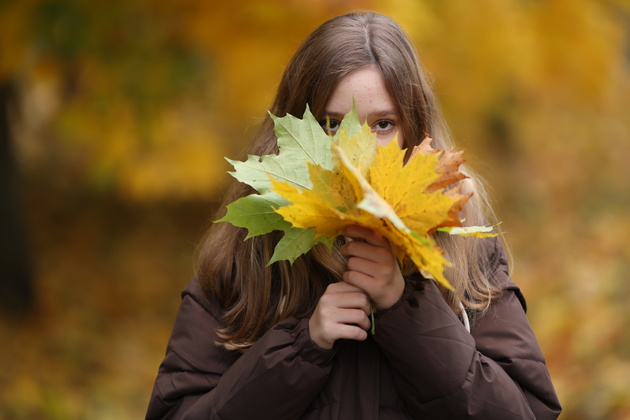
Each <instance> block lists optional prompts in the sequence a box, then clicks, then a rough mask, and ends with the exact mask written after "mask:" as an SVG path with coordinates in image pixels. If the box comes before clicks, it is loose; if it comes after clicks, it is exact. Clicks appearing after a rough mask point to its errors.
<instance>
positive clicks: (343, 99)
mask: <svg viewBox="0 0 630 420" xmlns="http://www.w3.org/2000/svg"><path fill="white" fill-rule="evenodd" d="M353 98H354V101H355V103H356V106H357V112H358V113H359V115H368V114H372V113H374V112H378V111H392V110H395V108H396V107H395V104H394V102H393V100H392V98H391V96H390V95H389V92H388V91H387V87H386V85H385V80H384V79H383V76H382V75H381V72H380V71H379V70H378V68H377V67H376V66H367V67H362V68H360V69H357V70H355V71H353V72H351V73H349V74H348V75H346V76H345V77H344V78H342V79H341V80H340V81H339V83H338V84H337V86H336V87H335V89H334V90H333V93H332V95H331V96H330V99H329V101H328V104H327V105H326V112H327V113H329V114H330V113H335V114H345V113H347V112H348V111H350V109H351V108H352V100H353Z"/></svg>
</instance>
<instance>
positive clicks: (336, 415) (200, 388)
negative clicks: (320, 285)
mask: <svg viewBox="0 0 630 420" xmlns="http://www.w3.org/2000/svg"><path fill="white" fill-rule="evenodd" d="M488 245H489V246H488V252H490V253H491V256H492V261H494V265H495V267H496V274H495V278H494V281H495V282H496V283H497V284H499V285H502V287H503V289H504V290H505V293H504V294H503V295H502V296H501V297H500V298H499V299H498V300H496V301H495V302H494V303H493V304H492V305H491V308H490V309H489V310H488V312H487V313H486V314H485V315H484V316H483V317H482V318H480V319H478V320H477V321H476V322H475V323H474V325H473V328H472V331H471V333H468V332H467V331H466V329H465V327H464V325H463V324H462V322H461V321H460V320H459V319H458V318H457V316H455V314H454V313H453V311H452V310H451V309H450V308H449V307H448V305H447V304H446V302H445V301H444V299H443V298H442V296H441V294H440V292H439V291H438V289H437V287H436V286H435V285H434V283H433V282H431V281H418V282H417V283H416V286H415V287H414V288H413V290H409V291H407V292H406V293H405V296H404V297H403V299H402V300H401V301H400V302H398V303H397V304H396V305H394V306H393V307H391V308H389V309H388V310H386V311H382V312H379V313H377V319H376V335H374V336H371V337H369V338H368V339H367V340H366V341H364V342H358V341H350V340H345V341H338V342H337V343H336V344H335V347H334V348H333V349H332V350H324V349H321V348H319V347H318V346H317V345H316V344H315V343H314V342H313V341H311V339H310V336H309V332H308V319H286V320H284V321H282V322H280V323H278V324H277V325H276V326H274V327H273V328H272V329H271V330H269V331H268V332H267V333H266V334H265V335H264V336H263V337H262V338H261V339H260V340H259V341H257V342H256V343H255V344H254V345H253V346H252V347H251V348H250V349H249V350H248V351H247V352H245V353H244V354H243V355H240V354H238V353H235V352H230V351H226V350H224V349H223V348H221V347H217V346H216V345H215V344H214V343H215V341H216V340H217V336H216V335H215V334H214V332H213V331H214V330H215V329H216V328H219V327H221V319H222V308H221V306H220V305H219V304H217V303H216V302H211V301H208V300H207V298H205V297H204V295H203V293H202V292H201V289H200V286H199V283H198V282H197V281H196V280H193V281H192V282H191V283H190V284H189V285H188V287H187V288H186V290H185V291H184V292H183V294H182V299H183V300H182V303H181V307H180V309H179V313H178V315H177V319H176V321H175V326H174V328H173V333H172V336H171V339H170V341H169V344H168V348H167V352H166V357H165V358H164V361H163V362H162V364H161V366H160V368H159V373H158V376H157V379H156V382H155V387H154V390H153V394H152V396H151V400H150V403H149V408H148V412H147V419H222V420H240V419H244V420H245V419H270V420H271V419H273V420H282V419H307V420H311V419H326V420H349V419H361V420H371V419H392V420H393V419H463V418H474V419H484V420H491V419H498V420H508V419H555V418H556V417H557V416H558V415H559V413H560V404H559V402H558V399H557V397H556V394H555V391H554V388H553V385H552V383H551V380H550V378H549V374H548V372H547V368H546V366H545V362H544V359H543V356H542V354H541V351H540V348H539V346H538V343H537V341H536V338H535V336H534V334H533V332H532V330H531V328H530V326H529V323H528V321H527V319H526V316H525V301H524V299H523V296H522V295H521V292H520V290H519V289H518V287H517V286H516V285H515V284H514V283H512V281H511V280H510V279H509V277H508V274H507V263H506V261H505V255H504V253H503V249H502V248H501V247H500V245H499V242H498V241H496V240H488Z"/></svg>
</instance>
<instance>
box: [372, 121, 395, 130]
mask: <svg viewBox="0 0 630 420" xmlns="http://www.w3.org/2000/svg"><path fill="white" fill-rule="evenodd" d="M394 126H395V124H394V122H393V121H391V120H380V121H378V122H377V123H376V124H374V125H373V126H372V131H377V132H383V131H390V130H392V129H393V128H394Z"/></svg>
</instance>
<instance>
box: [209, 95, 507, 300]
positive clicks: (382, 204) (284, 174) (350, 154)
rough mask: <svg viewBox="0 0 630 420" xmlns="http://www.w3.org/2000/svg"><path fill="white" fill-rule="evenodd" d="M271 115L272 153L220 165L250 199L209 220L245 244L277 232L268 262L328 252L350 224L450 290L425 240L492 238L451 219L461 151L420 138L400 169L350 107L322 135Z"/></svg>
mask: <svg viewBox="0 0 630 420" xmlns="http://www.w3.org/2000/svg"><path fill="white" fill-rule="evenodd" d="M271 117H272V118H273V120H274V123H275V132H276V135H277V136H278V148H279V153H278V154H277V155H267V156H260V157H259V156H249V157H248V159H247V160H246V161H245V162H236V161H231V160H229V159H228V161H229V162H230V163H232V164H233V165H234V168H235V172H233V173H232V175H233V176H234V177H235V178H237V179H238V180H239V181H241V182H245V183H247V184H248V185H251V186H252V187H254V188H255V189H256V190H257V192H258V194H252V195H249V196H247V197H243V198H241V199H239V200H237V201H235V202H234V203H231V204H230V205H228V211H227V214H226V216H225V217H223V218H222V219H220V220H219V221H228V222H230V223H232V224H234V225H236V226H239V227H244V228H247V229H248V238H249V237H251V236H256V235H262V234H265V233H269V232H271V231H273V230H281V231H284V236H283V238H282V239H281V240H280V242H279V243H278V244H277V245H276V248H275V250H274V254H273V256H272V258H271V260H270V261H269V264H271V263H272V262H274V261H278V260H281V259H285V260H289V261H290V262H293V261H294V260H295V259H296V258H297V257H299V256H300V255H302V254H303V253H305V252H308V251H309V250H310V249H311V248H312V247H313V246H314V245H315V244H316V243H318V242H324V243H325V244H326V245H327V246H328V247H329V248H331V247H332V244H333V242H334V240H335V239H336V238H337V237H338V236H339V235H341V234H342V232H343V230H344V229H345V227H347V226H348V225H352V224H359V225H362V226H365V227H368V228H371V229H374V230H375V231H377V232H379V233H381V234H382V235H383V236H385V237H386V238H387V239H388V240H389V242H390V245H391V246H392V250H393V252H394V254H395V255H396V257H397V259H398V260H399V261H400V262H401V263H403V264H404V263H407V262H408V261H409V260H411V261H412V262H413V263H414V264H415V265H416V266H417V267H418V268H419V269H420V270H421V271H422V273H423V274H424V275H425V276H430V277H432V278H434V279H435V280H436V281H438V282H440V283H442V284H443V285H444V286H446V287H448V288H452V287H451V285H450V284H449V283H448V281H447V280H446V278H445V277H444V274H443V273H444V268H445V267H446V266H448V265H450V263H449V261H448V260H447V259H446V258H445V257H444V251H443V250H442V249H441V248H440V247H439V246H438V245H437V243H436V242H435V240H434V239H433V234H434V233H435V232H436V231H443V232H447V233H450V234H453V235H462V236H479V237H484V236H494V235H495V234H494V233H492V232H491V230H492V228H488V227H485V226H481V227H480V226H467V227H464V226H462V222H461V221H460V220H459V218H458V214H459V211H460V210H461V209H462V207H463V206H464V204H465V203H466V201H467V200H468V199H469V198H470V194H462V193H461V187H460V186H457V185H456V184H457V183H458V182H459V181H461V180H462V179H464V178H465V177H466V176H465V175H464V174H462V173H461V172H459V167H460V165H461V164H462V163H463V162H464V160H463V158H462V153H463V152H455V151H453V150H452V149H449V150H445V151H440V150H435V149H433V148H432V146H431V139H430V138H428V137H427V138H426V139H425V140H424V141H423V142H422V143H421V144H420V145H419V146H416V148H414V150H413V151H412V153H411V156H410V158H409V159H408V161H407V162H405V151H404V150H401V149H400V148H399V147H398V142H397V141H395V140H394V141H392V142H390V143H389V144H388V145H387V146H378V145H377V141H376V135H375V134H374V133H372V132H371V130H370V127H369V126H367V125H365V124H364V125H361V124H360V122H359V119H358V115H357V114H356V108H355V107H353V109H352V110H351V111H350V112H349V113H348V114H347V115H346V116H345V117H344V119H343V120H342V122H341V125H340V128H339V130H338V133H337V134H336V135H335V136H334V137H332V138H331V137H329V136H328V135H326V133H325V132H324V130H322V128H321V126H320V124H319V123H318V122H317V121H316V120H315V118H314V117H313V115H312V114H311V113H310V110H309V109H308V107H307V109H306V111H305V112H304V116H303V119H302V120H299V119H297V118H295V117H293V116H291V115H287V116H285V117H283V118H277V117H275V116H273V115H271Z"/></svg>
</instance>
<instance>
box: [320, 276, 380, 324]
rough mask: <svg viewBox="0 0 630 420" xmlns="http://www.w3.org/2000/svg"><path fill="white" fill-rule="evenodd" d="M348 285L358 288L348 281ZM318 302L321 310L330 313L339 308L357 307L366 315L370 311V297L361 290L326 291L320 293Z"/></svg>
mask: <svg viewBox="0 0 630 420" xmlns="http://www.w3.org/2000/svg"><path fill="white" fill-rule="evenodd" d="M348 285H349V286H352V288H353V289H359V288H358V287H357V286H354V285H351V284H349V283H348ZM359 290H361V289H359ZM320 303H321V308H322V310H324V311H329V312H331V313H334V312H337V311H339V310H348V309H358V310H360V311H362V312H363V313H364V314H366V315H367V314H369V313H370V311H371V305H370V298H369V297H368V295H367V293H365V292H364V291H363V290H361V291H360V292H354V293H327V294H324V295H322V297H321V298H320ZM343 322H346V321H343Z"/></svg>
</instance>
